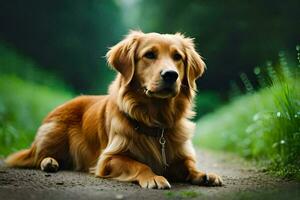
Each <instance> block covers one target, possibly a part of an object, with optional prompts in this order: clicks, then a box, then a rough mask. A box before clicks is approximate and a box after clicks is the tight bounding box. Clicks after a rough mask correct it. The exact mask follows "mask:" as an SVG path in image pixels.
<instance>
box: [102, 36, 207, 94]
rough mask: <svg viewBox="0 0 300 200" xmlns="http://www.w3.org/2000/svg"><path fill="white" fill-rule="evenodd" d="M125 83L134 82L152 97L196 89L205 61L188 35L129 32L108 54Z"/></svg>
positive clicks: (109, 59) (108, 58) (109, 60)
mask: <svg viewBox="0 0 300 200" xmlns="http://www.w3.org/2000/svg"><path fill="white" fill-rule="evenodd" d="M107 60H108V63H109V64H110V65H111V66H113V67H114V68H115V69H116V70H117V71H118V72H120V73H121V75H122V80H123V84H124V85H130V84H131V83H132V84H137V85H139V87H140V88H141V89H143V91H144V94H145V95H146V96H148V97H153V98H163V99H165V98H172V97H175V96H176V95H177V94H178V93H179V91H180V88H181V87H189V88H190V89H192V90H196V84H195V80H196V79H197V78H198V77H200V76H201V75H202V73H203V72H204V68H205V64H204V62H203V60H202V59H201V57H200V55H199V54H198V53H197V52H196V51H195V48H194V43H193V40H192V39H191V38H186V37H184V36H183V35H182V34H179V33H177V34H174V35H173V34H158V33H147V34H146V33H142V32H140V31H132V32H130V34H129V35H127V36H126V37H125V39H124V40H122V41H121V42H120V43H118V44H117V45H115V46H113V47H112V48H111V49H110V50H109V52H108V53H107Z"/></svg>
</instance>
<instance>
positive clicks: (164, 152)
mask: <svg viewBox="0 0 300 200" xmlns="http://www.w3.org/2000/svg"><path fill="white" fill-rule="evenodd" d="M164 132H165V129H162V130H161V135H160V138H159V143H160V145H161V156H162V161H163V164H164V168H165V169H166V168H167V167H168V166H169V165H168V163H167V158H166V147H165V145H166V139H165V137H164Z"/></svg>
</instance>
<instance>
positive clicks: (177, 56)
mask: <svg viewBox="0 0 300 200" xmlns="http://www.w3.org/2000/svg"><path fill="white" fill-rule="evenodd" d="M173 59H174V60H176V61H179V60H181V59H182V56H181V55H180V54H179V53H175V54H174V55H173Z"/></svg>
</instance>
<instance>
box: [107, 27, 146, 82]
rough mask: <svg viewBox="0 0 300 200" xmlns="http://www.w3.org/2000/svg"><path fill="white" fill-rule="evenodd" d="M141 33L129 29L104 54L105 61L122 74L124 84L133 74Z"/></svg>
mask: <svg viewBox="0 0 300 200" xmlns="http://www.w3.org/2000/svg"><path fill="white" fill-rule="evenodd" d="M142 34H143V33H142V32H140V31H131V32H130V33H129V34H128V35H127V36H126V37H125V38H124V40H122V41H121V42H119V43H118V44H116V45H115V46H113V47H111V48H110V50H109V51H108V52H107V54H106V58H107V62H108V63H109V65H111V66H112V67H113V68H114V69H116V70H117V71H118V72H120V73H121V74H122V76H123V78H124V80H125V84H126V85H127V84H129V83H130V81H131V79H132V77H133V74H134V64H135V52H136V48H137V45H138V41H139V38H140V37H141V35H142Z"/></svg>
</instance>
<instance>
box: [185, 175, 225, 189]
mask: <svg viewBox="0 0 300 200" xmlns="http://www.w3.org/2000/svg"><path fill="white" fill-rule="evenodd" d="M190 179H191V182H192V184H194V185H204V186H222V185H223V181H222V179H221V177H220V176H219V175H217V174H214V173H207V174H206V173H198V174H196V175H193V176H192V177H191V178H190Z"/></svg>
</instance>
